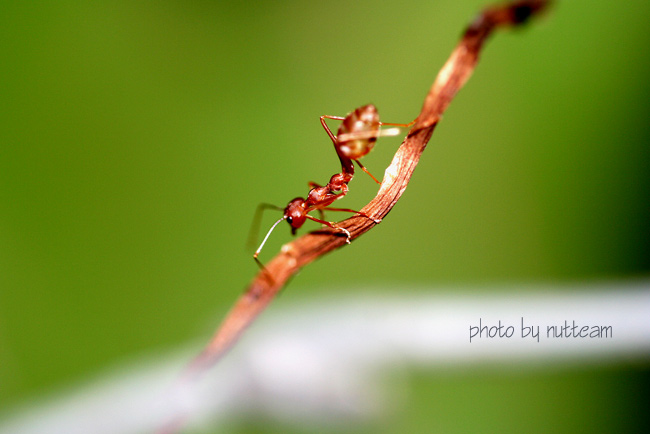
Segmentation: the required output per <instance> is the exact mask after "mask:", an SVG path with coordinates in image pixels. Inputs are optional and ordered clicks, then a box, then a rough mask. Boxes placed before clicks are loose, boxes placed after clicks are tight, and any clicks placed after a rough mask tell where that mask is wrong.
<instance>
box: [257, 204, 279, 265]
mask: <svg viewBox="0 0 650 434" xmlns="http://www.w3.org/2000/svg"><path fill="white" fill-rule="evenodd" d="M286 219H287V216H286V215H285V216H282V218H280V220H278V221H277V222H275V223H273V226H271V229H269V231H268V232H267V233H266V236H265V237H264V240H263V241H262V244H260V246H259V247H258V248H257V250H256V251H255V253H254V254H253V258H255V260H257V256H258V255H259V254H260V252H261V251H262V247H264V244H266V240H267V239H268V238H269V235H271V232H273V229H275V227H276V226H277V225H278V223H280V222H281V221H283V220H286Z"/></svg>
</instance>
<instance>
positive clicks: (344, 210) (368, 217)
mask: <svg viewBox="0 0 650 434" xmlns="http://www.w3.org/2000/svg"><path fill="white" fill-rule="evenodd" d="M323 209H325V210H327V211H341V212H351V213H353V214H359V215H360V216H361V217H365V218H367V219H368V220H372V221H373V222H374V223H375V224H379V223H381V219H379V220H377V219H376V218H373V217H370V216H369V215H368V214H366V213H365V212H362V211H355V210H353V209H350V208H330V207H327V208H323Z"/></svg>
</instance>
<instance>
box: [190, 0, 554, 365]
mask: <svg viewBox="0 0 650 434" xmlns="http://www.w3.org/2000/svg"><path fill="white" fill-rule="evenodd" d="M548 3H549V1H548V0H528V1H526V0H524V1H517V2H513V3H509V4H505V5H497V6H493V7H491V8H488V9H486V10H485V11H483V13H481V14H480V15H479V16H478V17H477V18H476V19H475V20H474V22H473V23H471V24H470V26H469V27H468V28H467V30H466V31H465V33H464V35H463V37H462V39H461V41H460V43H459V44H458V46H457V47H456V49H455V50H454V51H453V53H452V54H451V57H450V58H449V60H447V63H445V65H444V66H443V68H442V70H441V71H440V73H439V74H438V77H437V78H436V81H435V82H434V83H433V86H432V87H431V90H430V91H429V93H428V95H427V96H426V99H425V101H424V105H423V107H422V110H421V112H420V114H419V116H418V117H417V120H416V122H415V125H414V126H413V128H412V129H411V131H409V133H408V136H407V137H406V139H405V140H404V142H403V143H402V145H401V146H400V148H399V149H398V150H397V153H396V154H395V156H394V158H393V161H392V162H391V164H390V166H389V167H388V168H387V169H386V172H385V175H384V179H383V181H382V183H381V187H380V189H379V192H378V193H377V196H376V197H375V198H374V199H373V200H372V201H371V202H370V203H369V204H368V205H366V206H365V207H364V208H363V209H362V210H361V211H362V212H363V213H365V214H366V215H368V216H370V217H371V218H372V219H375V220H376V221H381V219H383V218H384V217H385V216H386V215H387V214H388V213H389V212H390V210H391V209H392V208H393V206H395V204H396V203H397V201H398V200H399V198H400V197H401V196H402V193H403V192H404V190H405V189H406V187H407V185H408V183H409V181H410V179H411V176H412V174H413V171H414V170H415V166H417V164H418V161H419V159H420V155H422V152H423V151H424V149H425V147H426V145H427V142H428V141H429V139H430V138H431V134H432V133H433V130H434V128H435V126H436V124H437V123H438V121H439V120H440V118H441V116H442V114H443V112H444V111H445V109H446V108H447V106H448V105H449V103H450V102H451V100H452V99H453V98H454V96H455V95H456V93H457V92H458V90H459V89H460V88H461V87H462V86H463V85H464V84H465V82H466V81H467V79H468V78H469V77H470V75H471V74H472V71H473V70H474V67H475V65H476V62H477V60H478V56H479V52H480V50H481V47H482V46H483V43H484V42H485V40H486V39H487V37H488V36H489V35H490V34H491V33H492V31H493V30H494V29H495V28H497V27H509V26H516V25H519V24H522V23H524V22H525V21H527V19H528V18H529V17H531V16H532V15H535V14H537V13H539V12H541V11H542V10H543V9H544V8H545V7H546V6H547V5H548ZM372 219H369V218H366V217H361V216H355V217H351V218H349V219H347V220H345V221H343V222H340V223H337V225H338V226H339V227H342V228H345V229H347V230H348V231H349V232H350V235H351V239H352V240H353V239H355V238H357V237H359V236H361V235H362V234H363V233H365V232H367V231H369V230H370V229H371V228H372V227H373V226H375V225H376V223H375V222H374V221H373V220H372ZM345 239H346V237H345V236H344V234H343V236H342V233H341V231H336V230H332V229H329V228H325V229H322V230H318V231H315V232H311V233H308V234H306V235H304V236H302V237H300V238H298V239H297V240H295V241H293V242H291V243H289V244H286V245H285V246H283V248H282V251H281V252H280V253H279V254H278V255H277V256H276V257H275V258H274V259H273V260H271V261H270V262H269V263H268V264H267V265H266V273H265V272H264V271H261V272H260V273H258V275H257V276H256V277H255V279H253V281H252V282H251V284H250V286H249V288H248V289H247V291H246V292H245V293H244V294H242V296H241V297H240V298H239V300H237V303H236V304H235V306H234V307H233V308H232V310H231V311H230V313H229V314H228V315H227V317H226V319H225V320H224V322H223V323H222V325H221V327H220V328H219V329H218V330H217V332H216V334H215V335H214V337H213V338H212V340H211V341H210V343H209V344H208V345H207V346H206V348H205V349H204V350H203V351H202V352H201V354H199V356H198V357H197V358H196V359H195V360H194V361H193V362H192V363H191V364H190V366H189V367H188V370H187V374H188V375H189V376H195V375H197V374H199V373H200V372H202V371H203V370H204V369H206V368H207V367H209V366H210V365H212V364H213V363H215V362H216V361H217V360H218V359H219V357H221V356H222V355H223V354H224V353H225V352H226V351H227V350H228V349H229V348H230V347H231V346H232V345H233V344H234V343H235V342H236V341H237V339H238V338H239V336H240V335H241V333H242V332H243V331H244V329H245V328H246V327H247V326H248V325H250V324H251V323H252V322H253V321H254V320H255V318H256V317H257V315H258V314H259V313H260V312H262V311H263V310H264V309H265V308H266V306H267V305H268V304H269V303H270V302H271V300H273V297H275V295H276V294H277V293H278V291H280V289H282V287H283V286H284V284H285V283H286V282H287V280H288V279H290V278H291V277H292V276H293V275H294V274H296V273H297V272H298V271H299V270H300V269H301V268H302V267H304V266H305V265H307V264H309V263H310V262H312V261H314V260H315V259H317V258H319V257H321V256H323V255H324V254H326V253H328V252H330V251H332V250H334V249H336V248H338V247H341V246H343V245H345V244H346V243H345Z"/></svg>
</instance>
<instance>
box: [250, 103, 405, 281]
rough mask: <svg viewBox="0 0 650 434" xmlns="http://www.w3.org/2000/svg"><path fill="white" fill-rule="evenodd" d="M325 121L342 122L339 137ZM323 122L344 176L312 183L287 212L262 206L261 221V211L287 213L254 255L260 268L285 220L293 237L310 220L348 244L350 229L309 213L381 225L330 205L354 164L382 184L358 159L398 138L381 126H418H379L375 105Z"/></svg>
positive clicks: (341, 193)
mask: <svg viewBox="0 0 650 434" xmlns="http://www.w3.org/2000/svg"><path fill="white" fill-rule="evenodd" d="M326 118H327V119H335V120H342V121H343V122H341V125H340V126H339V129H338V132H337V135H336V136H334V134H332V131H331V130H330V129H329V127H328V126H327V124H326V123H325V119H326ZM320 121H321V124H322V125H323V128H325V131H326V132H327V135H328V136H329V137H330V139H332V142H333V143H334V148H335V149H336V153H337V155H338V156H339V160H340V161H341V173H337V174H335V175H332V177H331V178H330V180H329V182H328V183H327V185H325V186H320V185H318V184H316V183H314V182H310V183H309V187H310V188H311V189H310V190H309V193H308V194H307V199H303V198H301V197H297V198H295V199H293V200H292V201H291V202H289V204H288V205H287V206H286V208H284V209H282V208H280V207H278V206H275V205H271V204H266V203H263V204H260V206H259V207H258V212H257V213H256V218H255V220H258V219H259V217H261V215H260V211H264V209H267V208H273V209H277V210H282V211H283V213H284V214H283V216H282V218H280V219H279V220H278V221H276V222H275V223H274V224H273V226H271V229H270V230H269V231H268V233H267V234H266V236H265V237H264V240H263V241H262V244H260V246H259V247H258V248H257V250H256V251H255V253H254V254H253V258H254V259H255V261H257V262H258V264H260V265H261V263H260V262H259V260H258V259H257V256H258V255H259V254H260V252H261V251H262V247H264V244H265V243H266V240H267V239H268V238H269V235H271V232H273V230H274V229H275V227H276V226H277V225H278V224H279V223H280V222H281V221H282V220H286V221H287V223H289V225H290V226H291V233H292V234H293V235H295V234H296V230H297V229H298V228H300V227H301V226H302V225H303V224H304V223H305V221H307V219H309V220H313V221H315V222H318V223H321V224H324V225H325V226H328V227H330V228H332V229H336V230H339V231H341V232H343V233H345V236H346V239H345V242H346V243H347V244H350V238H351V235H350V232H349V231H348V230H347V229H345V228H342V227H340V226H337V225H336V223H334V222H329V221H326V220H323V219H322V218H320V219H318V218H316V217H312V216H310V215H309V213H310V212H312V211H315V210H318V211H319V212H320V213H321V217H324V215H323V211H324V210H328V211H345V212H351V213H355V214H359V215H361V216H363V217H367V218H369V219H371V220H373V221H374V222H375V223H379V221H377V220H375V219H373V218H372V217H370V216H368V215H366V214H365V213H362V212H360V211H355V210H353V209H348V208H331V207H330V206H329V205H331V204H332V203H333V202H334V201H335V200H337V199H340V198H342V197H343V196H345V195H346V194H347V193H348V183H349V182H350V181H351V180H352V178H353V177H354V165H353V164H352V161H355V162H356V163H357V164H358V165H359V167H361V169H362V170H363V171H364V172H366V173H367V174H368V175H370V177H371V178H372V179H374V180H375V182H377V183H378V184H379V183H380V182H379V181H378V180H377V178H375V177H374V176H372V174H371V173H370V172H368V170H366V168H365V167H364V166H363V165H362V164H361V163H359V159H360V158H361V157H363V156H364V155H366V154H367V153H368V152H370V151H371V150H372V148H373V146H374V145H375V142H376V141H377V137H379V136H388V135H396V134H399V129H398V128H392V129H389V130H383V131H380V129H379V127H380V126H382V125H392V126H399V127H409V126H411V125H413V123H415V121H413V122H411V123H409V124H390V123H383V122H379V115H378V114H377V109H376V108H375V106H374V105H372V104H368V105H365V106H363V107H359V108H357V109H356V110H354V111H353V112H352V113H349V114H348V115H347V116H345V117H344V118H343V117H340V116H328V115H324V116H321V117H320ZM262 268H263V267H262Z"/></svg>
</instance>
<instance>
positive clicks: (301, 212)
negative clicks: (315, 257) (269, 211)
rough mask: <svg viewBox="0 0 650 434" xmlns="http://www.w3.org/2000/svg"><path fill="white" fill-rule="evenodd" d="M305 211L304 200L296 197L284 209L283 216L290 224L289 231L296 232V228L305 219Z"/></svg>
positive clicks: (303, 222)
mask: <svg viewBox="0 0 650 434" xmlns="http://www.w3.org/2000/svg"><path fill="white" fill-rule="evenodd" d="M306 216H307V213H306V212H305V200H304V199H303V198H301V197H297V198H295V199H294V200H292V201H291V202H289V205H287V207H286V208H285V209H284V217H285V218H286V220H287V223H289V225H290V226H291V233H292V234H294V235H295V234H296V229H298V228H299V227H301V226H302V225H303V224H305V220H307V217H306Z"/></svg>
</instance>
